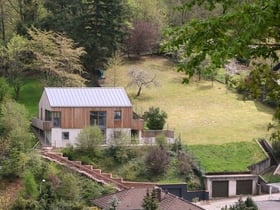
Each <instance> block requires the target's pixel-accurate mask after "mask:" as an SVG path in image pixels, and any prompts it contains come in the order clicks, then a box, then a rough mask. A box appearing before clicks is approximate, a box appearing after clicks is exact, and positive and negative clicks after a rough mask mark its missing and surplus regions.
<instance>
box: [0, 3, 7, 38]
mask: <svg viewBox="0 0 280 210" xmlns="http://www.w3.org/2000/svg"><path fill="white" fill-rule="evenodd" d="M3 4H4V3H3V1H2V0H0V13H1V30H2V40H3V41H4V42H5V40H6V34H5V22H4V6H3Z"/></svg>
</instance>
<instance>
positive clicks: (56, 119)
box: [52, 112, 61, 128]
mask: <svg viewBox="0 0 280 210" xmlns="http://www.w3.org/2000/svg"><path fill="white" fill-rule="evenodd" d="M52 121H53V127H54V128H60V126H61V112H52Z"/></svg>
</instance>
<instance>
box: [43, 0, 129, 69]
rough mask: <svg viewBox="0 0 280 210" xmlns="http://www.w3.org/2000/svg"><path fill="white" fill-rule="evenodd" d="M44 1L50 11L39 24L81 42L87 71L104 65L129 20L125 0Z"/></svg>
mask: <svg viewBox="0 0 280 210" xmlns="http://www.w3.org/2000/svg"><path fill="white" fill-rule="evenodd" d="M45 2H46V3H45V6H46V8H47V9H48V11H49V13H50V15H49V16H47V17H46V18H44V20H43V22H42V27H44V28H46V29H48V30H54V31H60V32H65V33H66V34H68V35H69V36H70V37H71V38H72V39H74V40H75V42H77V43H79V45H80V46H83V47H84V48H85V50H86V52H87V54H86V55H85V56H84V64H85V66H86V68H87V69H88V71H92V70H95V69H96V68H103V67H104V64H105V63H106V61H107V59H108V58H109V57H110V56H111V55H112V54H113V52H115V51H116V50H117V49H119V48H120V47H121V43H122V41H123V40H124V37H125V35H126V31H127V27H128V21H129V8H128V4H127V0H120V1H105V0H71V1H65V0H59V1H52V0H46V1H45ZM53 20H55V21H53Z"/></svg>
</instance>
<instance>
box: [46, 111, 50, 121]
mask: <svg viewBox="0 0 280 210" xmlns="http://www.w3.org/2000/svg"><path fill="white" fill-rule="evenodd" d="M45 119H46V121H51V120H52V112H51V111H49V110H45Z"/></svg>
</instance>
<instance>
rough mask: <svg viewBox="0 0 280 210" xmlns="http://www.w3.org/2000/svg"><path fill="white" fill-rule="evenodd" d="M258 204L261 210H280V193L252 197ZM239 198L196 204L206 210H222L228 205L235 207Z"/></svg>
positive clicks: (244, 197)
mask: <svg viewBox="0 0 280 210" xmlns="http://www.w3.org/2000/svg"><path fill="white" fill-rule="evenodd" d="M251 197H252V198H253V200H254V201H255V202H256V204H257V206H258V208H259V210H280V193H275V194H272V195H271V196H269V194H265V195H256V196H251ZM246 198H247V196H243V197H242V199H243V200H245V199H246ZM238 199H239V197H234V198H223V199H212V200H209V201H201V202H198V203H196V205H198V206H201V207H202V208H204V209H206V210H221V208H222V207H225V205H227V206H228V207H229V206H230V205H233V204H234V203H236V202H237V201H238Z"/></svg>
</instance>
